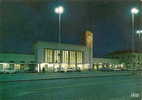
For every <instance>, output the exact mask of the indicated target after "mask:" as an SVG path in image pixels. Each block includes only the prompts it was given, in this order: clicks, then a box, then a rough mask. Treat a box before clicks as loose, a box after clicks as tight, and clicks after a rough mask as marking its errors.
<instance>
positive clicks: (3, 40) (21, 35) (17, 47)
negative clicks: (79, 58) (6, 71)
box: [0, 0, 142, 57]
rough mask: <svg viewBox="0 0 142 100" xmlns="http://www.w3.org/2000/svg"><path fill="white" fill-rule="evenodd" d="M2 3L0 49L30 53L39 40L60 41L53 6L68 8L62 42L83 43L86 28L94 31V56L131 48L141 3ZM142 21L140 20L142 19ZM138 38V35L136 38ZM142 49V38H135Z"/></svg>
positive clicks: (137, 25) (63, 25)
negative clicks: (135, 11)
mask: <svg viewBox="0 0 142 100" xmlns="http://www.w3.org/2000/svg"><path fill="white" fill-rule="evenodd" d="M108 1H110V2H107V0H106V1H103V0H101V2H98V1H97V0H96V2H92V1H91V0H89V2H77V1H73V0H71V1H70V2H65V1H62V2H55V1H54V2H45V1H44V2H35V1H32V0H31V1H30V0H25V1H23V2H16V1H15V2H1V5H0V6H1V7H0V17H1V20H0V21H1V23H0V52H19V53H31V52H32V45H33V44H34V43H35V42H37V41H52V42H57V34H58V15H56V14H55V13H54V8H55V7H56V6H58V5H63V6H64V7H65V12H64V14H63V15H62V36H61V37H62V42H64V43H72V44H80V41H81V35H82V34H83V32H85V30H91V31H92V32H93V33H94V56H96V57H102V56H103V55H105V54H107V53H110V52H113V51H118V50H127V49H129V48H130V47H131V37H130V36H131V14H130V9H131V8H132V7H135V6H138V7H139V8H140V7H141V4H140V2H135V1H134V0H130V1H129V2H128V0H126V1H125V0H124V1H121V2H118V0H116V1H117V2H112V1H111V0H108ZM141 14H142V13H141ZM141 14H139V15H137V16H136V17H135V19H136V28H142V18H141V17H142V15H141ZM140 20H141V21H140ZM136 39H137V37H136ZM136 43H137V44H138V45H137V46H136V48H137V49H139V50H141V49H142V46H141V43H142V42H141V40H138V39H137V40H136Z"/></svg>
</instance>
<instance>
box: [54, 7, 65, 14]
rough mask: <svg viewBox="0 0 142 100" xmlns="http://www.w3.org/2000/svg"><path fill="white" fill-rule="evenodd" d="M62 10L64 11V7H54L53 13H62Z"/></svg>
mask: <svg viewBox="0 0 142 100" xmlns="http://www.w3.org/2000/svg"><path fill="white" fill-rule="evenodd" d="M63 12H64V8H63V7H62V6H59V7H57V8H55V13H57V14H62V13H63Z"/></svg>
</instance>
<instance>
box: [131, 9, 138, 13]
mask: <svg viewBox="0 0 142 100" xmlns="http://www.w3.org/2000/svg"><path fill="white" fill-rule="evenodd" d="M131 13H132V14H137V13H139V9H137V8H132V9H131Z"/></svg>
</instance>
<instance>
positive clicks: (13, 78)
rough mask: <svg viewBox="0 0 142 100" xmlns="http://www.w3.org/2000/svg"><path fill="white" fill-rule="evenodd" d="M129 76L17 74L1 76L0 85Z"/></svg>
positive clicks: (108, 73) (104, 73)
mask: <svg viewBox="0 0 142 100" xmlns="http://www.w3.org/2000/svg"><path fill="white" fill-rule="evenodd" d="M120 75H131V73H129V72H67V73H18V74H1V75H0V83H3V82H18V81H19V82H20V81H36V80H55V79H72V78H89V77H108V76H120Z"/></svg>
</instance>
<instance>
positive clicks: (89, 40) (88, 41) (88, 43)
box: [85, 31, 93, 48]
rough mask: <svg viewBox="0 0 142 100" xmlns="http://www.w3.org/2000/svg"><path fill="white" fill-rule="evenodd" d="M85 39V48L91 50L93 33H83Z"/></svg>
mask: <svg viewBox="0 0 142 100" xmlns="http://www.w3.org/2000/svg"><path fill="white" fill-rule="evenodd" d="M85 37H86V46H87V47H88V48H93V33H91V32H90V31H87V32H86V33H85Z"/></svg>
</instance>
